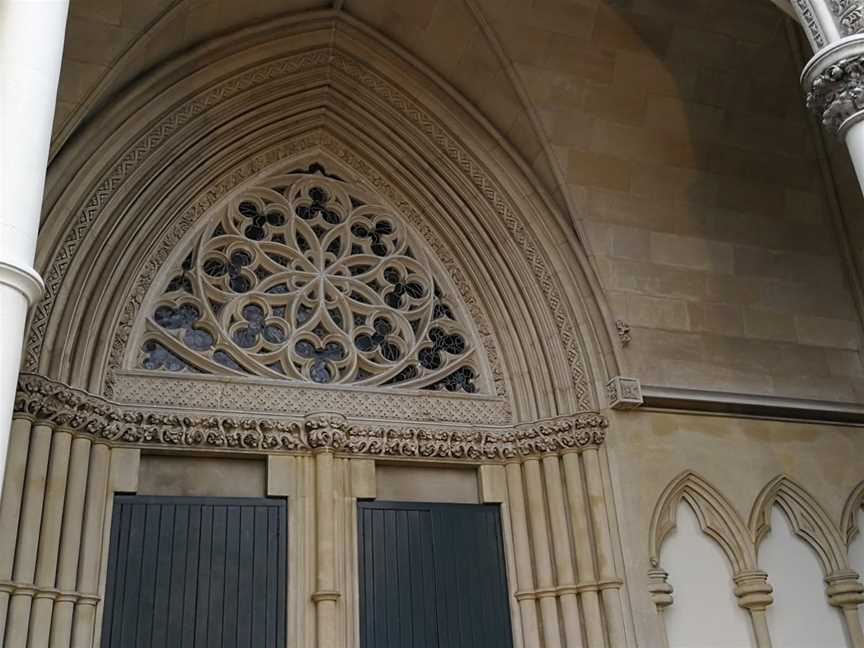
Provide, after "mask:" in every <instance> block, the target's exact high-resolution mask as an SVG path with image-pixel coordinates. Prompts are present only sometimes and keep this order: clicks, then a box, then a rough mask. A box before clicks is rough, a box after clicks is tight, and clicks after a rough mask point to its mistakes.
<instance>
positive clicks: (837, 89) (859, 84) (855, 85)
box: [807, 55, 864, 133]
mask: <svg viewBox="0 0 864 648" xmlns="http://www.w3.org/2000/svg"><path fill="white" fill-rule="evenodd" d="M807 107H808V108H809V109H810V110H812V111H813V112H814V113H816V115H817V116H818V117H819V119H820V120H821V121H822V124H823V125H824V126H825V127H826V128H827V129H828V130H830V131H831V132H833V133H840V132H841V131H842V130H844V129H845V128H847V127H848V126H849V125H851V124H853V123H855V122H857V121H858V120H860V119H861V117H862V115H864V55H857V56H851V57H849V58H843V59H840V60H838V61H837V62H836V63H833V64H831V65H828V66H827V67H825V69H824V70H822V71H821V72H820V73H818V74H817V75H816V76H815V77H814V78H813V79H812V81H811V83H810V87H809V89H808V90H807Z"/></svg>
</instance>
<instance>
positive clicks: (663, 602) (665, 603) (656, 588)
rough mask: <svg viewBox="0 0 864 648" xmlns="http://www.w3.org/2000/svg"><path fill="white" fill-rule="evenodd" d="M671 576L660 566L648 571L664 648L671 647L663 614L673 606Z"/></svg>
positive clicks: (650, 591) (649, 584)
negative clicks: (669, 580)
mask: <svg viewBox="0 0 864 648" xmlns="http://www.w3.org/2000/svg"><path fill="white" fill-rule="evenodd" d="M668 578H669V574H668V573H667V572H666V570H664V569H661V568H660V567H659V566H658V565H655V566H653V567H652V568H651V569H649V570H648V593H649V594H650V595H651V600H652V601H653V602H654V607H655V608H656V609H657V622H658V624H659V625H660V634H661V640H662V642H663V643H662V645H663V647H664V648H667V647H668V646H669V636H668V635H667V633H666V617H665V615H664V614H663V613H664V611H665V610H666V608H667V607H669V606H670V605H672V601H673V598H672V592H673V589H672V586H671V585H670V584H669V583H668Z"/></svg>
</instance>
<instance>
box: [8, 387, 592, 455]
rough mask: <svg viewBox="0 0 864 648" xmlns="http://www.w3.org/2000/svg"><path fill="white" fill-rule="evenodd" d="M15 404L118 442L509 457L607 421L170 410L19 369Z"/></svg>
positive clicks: (582, 434)
mask: <svg viewBox="0 0 864 648" xmlns="http://www.w3.org/2000/svg"><path fill="white" fill-rule="evenodd" d="M15 411H16V412H17V413H18V414H23V415H27V416H30V417H33V418H34V419H36V420H39V421H44V422H47V423H50V424H51V425H54V426H56V427H62V428H65V429H69V430H71V431H73V432H76V433H81V434H85V435H88V436H91V437H93V438H95V439H100V440H104V441H107V442H109V443H117V444H125V443H128V444H133V445H138V446H141V445H145V446H163V447H173V448H187V449H194V448H198V449H206V450H214V449H217V450H218V449H230V450H232V451H241V450H242V451H258V452H312V451H315V450H319V449H330V450H333V451H334V452H339V453H342V454H347V455H366V456H386V457H397V458H398V457H404V458H424V459H425V458H428V459H435V458H441V459H451V460H452V459H464V460H472V461H505V460H509V459H518V458H520V457H527V456H534V455H542V454H548V453H558V452H566V451H571V450H579V449H582V448H586V447H596V446H599V445H601V444H602V443H603V442H604V441H605V438H606V427H607V425H608V421H607V420H606V418H605V417H604V416H603V415H602V414H600V413H598V412H580V413H577V414H573V415H569V416H562V417H558V418H554V419H547V420H542V421H537V422H534V423H530V424H520V425H511V426H501V427H493V426H458V425H450V426H446V425H428V426H422V427H421V426H411V425H405V424H392V425H381V424H378V423H370V422H365V421H362V420H356V419H351V418H348V417H345V416H343V415H341V414H337V413H328V412H324V413H315V412H312V413H309V414H306V415H305V416H302V417H299V416H298V417H293V418H289V417H275V416H274V417H262V416H256V415H254V414H237V413H236V412H219V411H212V412H209V413H205V414H198V413H189V414H185V413H174V412H172V413H168V412H165V411H164V410H159V409H155V408H137V407H133V406H128V405H122V404H118V403H114V402H111V401H109V400H107V399H104V398H101V397H98V396H93V395H91V394H88V393H86V392H84V391H81V390H78V389H74V388H71V387H68V386H67V385H64V384H62V383H58V382H55V381H52V380H49V379H47V378H44V377H42V376H39V375H36V374H21V376H20V378H19V381H18V392H17V394H16V398H15Z"/></svg>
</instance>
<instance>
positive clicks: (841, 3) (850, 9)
mask: <svg viewBox="0 0 864 648" xmlns="http://www.w3.org/2000/svg"><path fill="white" fill-rule="evenodd" d="M828 6H829V7H830V8H831V13H832V14H834V20H835V22H836V23H837V29H838V30H839V31H840V34H841V35H842V36H850V35H852V34H858V33H861V31H864V1H862V0H828Z"/></svg>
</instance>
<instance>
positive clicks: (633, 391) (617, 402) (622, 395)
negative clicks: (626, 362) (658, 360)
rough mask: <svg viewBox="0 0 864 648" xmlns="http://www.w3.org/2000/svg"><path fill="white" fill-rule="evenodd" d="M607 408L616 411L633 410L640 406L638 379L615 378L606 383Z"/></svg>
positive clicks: (640, 389)
mask: <svg viewBox="0 0 864 648" xmlns="http://www.w3.org/2000/svg"><path fill="white" fill-rule="evenodd" d="M606 397H607V398H608V400H609V407H611V408H612V409H617V410H628V409H634V408H636V407H639V406H640V405H642V403H643V400H642V387H641V385H640V384H639V379H638V378H625V377H624V376H615V377H614V378H613V379H612V380H610V381H609V382H608V383H606Z"/></svg>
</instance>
